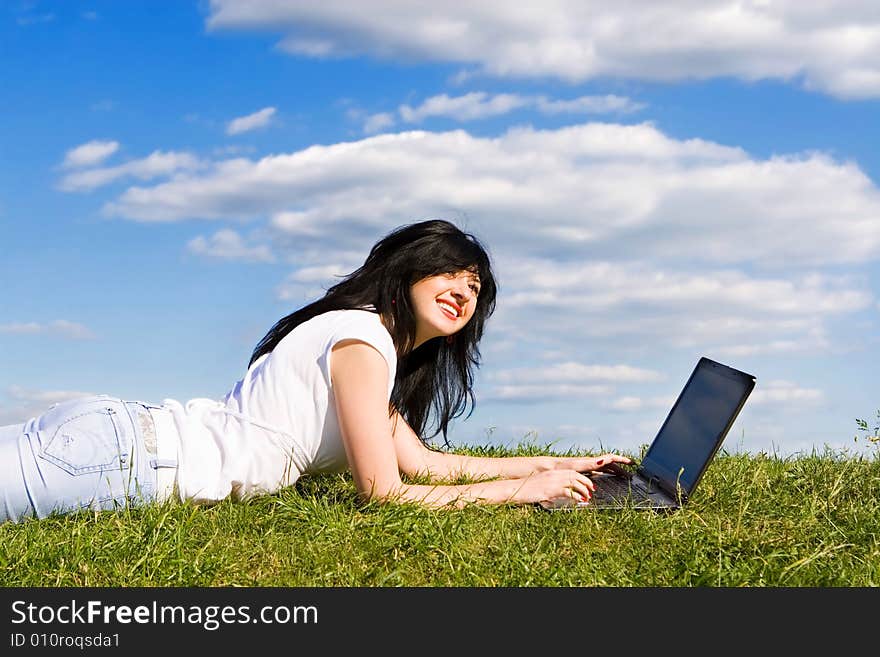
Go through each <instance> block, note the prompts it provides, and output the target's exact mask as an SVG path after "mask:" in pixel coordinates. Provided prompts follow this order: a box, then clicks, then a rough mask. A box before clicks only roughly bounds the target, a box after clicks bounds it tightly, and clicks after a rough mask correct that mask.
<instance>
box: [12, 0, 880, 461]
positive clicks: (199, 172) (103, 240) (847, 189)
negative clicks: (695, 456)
mask: <svg viewBox="0 0 880 657" xmlns="http://www.w3.org/2000/svg"><path fill="white" fill-rule="evenodd" d="M0 81H2V93H0V230H2V232H0V235H2V240H3V245H4V249H3V253H4V257H3V258H2V260H0V273H2V278H3V280H4V281H5V283H4V284H3V285H2V287H0V423H13V422H23V421H25V420H26V419H28V418H29V417H31V416H32V415H34V414H36V413H39V412H40V411H41V410H43V409H44V408H45V407H46V406H48V405H49V404H51V403H53V402H55V401H60V400H63V399H67V398H70V397H74V396H77V395H82V394H88V393H107V394H112V395H116V396H121V397H125V398H130V399H145V400H150V401H161V400H163V399H165V398H175V399H179V400H182V401H183V400H187V399H190V398H193V397H211V398H221V397H222V396H223V395H224V394H225V393H226V392H227V390H228V389H229V388H230V387H231V386H232V385H233V384H234V383H235V381H236V380H237V379H239V378H240V377H241V375H242V374H243V372H244V368H245V367H246V365H247V362H248V359H249V357H250V353H251V351H252V350H253V348H254V346H255V344H256V343H257V342H258V341H259V339H260V338H261V337H262V336H263V334H264V333H265V332H266V330H267V329H268V328H269V327H270V326H271V325H272V324H273V323H274V322H275V320H277V319H278V318H280V317H281V316H283V315H285V314H287V313H288V312H290V311H291V310H292V309H294V308H296V307H299V306H301V305H303V304H304V303H306V302H308V301H310V300H312V299H314V298H316V297H317V296H320V295H321V294H322V291H323V290H324V289H326V287H327V286H329V285H330V284H332V283H333V282H334V281H335V280H337V278H336V277H337V276H340V275H343V274H346V273H348V272H350V271H351V270H352V269H354V268H355V267H357V266H358V265H359V264H360V263H361V262H362V261H363V258H364V257H365V255H366V253H367V251H368V249H369V247H370V246H371V245H372V244H373V243H374V242H375V241H376V240H377V239H379V238H380V237H381V236H382V235H384V234H385V233H387V232H388V231H389V230H391V229H392V228H394V227H396V226H398V225H400V224H403V223H409V222H412V221H418V220H423V219H429V218H445V219H449V220H451V221H454V222H455V223H457V224H458V225H459V226H460V227H462V228H464V229H465V230H468V231H470V232H472V233H474V234H475V235H476V236H478V237H479V238H480V239H481V240H482V241H484V242H485V243H486V244H487V246H488V247H489V249H490V251H491V253H492V255H493V257H494V260H495V263H496V268H497V273H498V277H499V280H500V284H501V293H500V296H499V305H498V310H497V312H496V314H495V316H494V317H493V319H492V320H491V322H490V326H489V329H488V331H487V334H486V337H485V340H484V342H483V345H482V353H483V367H482V368H481V370H480V372H479V376H478V379H477V386H476V390H475V393H476V397H477V406H476V410H475V411H474V413H473V414H472V415H471V416H470V418H469V419H467V421H464V420H459V421H458V422H456V423H455V425H454V427H453V429H452V432H451V435H450V439H451V441H452V443H453V444H464V443H466V444H472V445H473V444H502V445H508V444H516V443H519V442H522V441H531V442H537V443H538V444H541V445H547V444H550V443H552V444H553V445H555V446H556V447H557V448H561V449H566V448H568V447H578V448H584V449H591V450H593V449H595V450H599V449H618V450H622V451H630V450H637V449H638V447H639V446H640V445H644V444H646V443H649V442H650V441H651V440H652V439H653V438H654V435H655V434H656V432H657V429H658V428H659V426H660V425H661V424H662V421H663V419H664V417H665V415H666V413H667V412H668V409H669V407H670V406H671V404H672V402H673V401H674V399H675V397H676V396H677V394H678V392H679V391H680V389H681V386H682V384H683V383H684V381H685V380H686V379H687V376H688V375H689V374H690V372H691V370H692V368H693V366H694V365H695V363H696V362H697V360H698V359H699V357H700V356H708V357H710V358H713V359H715V360H719V361H721V362H724V363H726V364H729V365H731V366H733V367H736V368H738V369H742V370H745V371H746V372H749V373H751V374H753V375H755V376H756V377H757V380H758V384H757V387H756V389H755V391H754V393H753V394H752V396H751V398H750V400H749V402H748V404H747V405H746V408H745V409H744V410H743V412H742V413H741V415H740V417H739V419H738V420H737V422H736V424H735V426H734V428H733V429H732V431H731V433H730V434H729V435H728V438H727V441H726V443H725V448H727V449H728V450H729V451H741V450H744V451H751V452H761V451H763V452H767V453H777V454H793V453H798V452H803V451H809V450H812V449H814V448H815V449H817V450H822V449H824V448H825V446H830V447H832V448H835V449H846V450H850V451H860V450H865V449H868V448H867V446H866V444H865V442H864V440H862V441H860V442H859V441H855V440H854V437H855V436H856V435H859V434H858V431H857V426H856V422H855V418H866V419H872V418H874V417H875V413H876V412H877V409H878V408H880V395H878V393H877V390H878V386H877V374H878V371H880V367H878V365H880V358H878V357H877V353H878V349H880V340H878V335H880V333H878V320H880V301H878V299H880V296H878V292H880V265H878V261H880V190H878V182H877V181H878V180H880V155H878V153H880V148H878V146H880V144H878V123H877V116H878V110H880V5H878V4H877V3H876V2H873V1H869V0H863V1H862V0H839V1H837V2H834V3H827V2H803V1H802V0H753V1H747V0H742V1H739V2H733V1H730V0H699V1H697V0H674V1H670V0H667V1H665V2H662V3H658V2H654V1H653V0H628V1H620V2H615V3H607V2H598V1H595V2H593V1H587V0H541V1H540V2H538V1H535V2H517V3H510V2H507V1H501V0H482V1H481V2H479V3H475V2H448V3H437V2H413V1H408V2H406V1H403V0H371V1H370V2H362V1H361V2H357V1H354V0H342V1H331V2H327V1H326V0H325V1H324V2H312V1H298V0H248V1H245V0H211V1H209V2H207V1H195V2H183V1H181V2H159V3H156V2H148V1H146V0H138V1H135V0H127V1H126V2H124V3H120V2H114V1H111V0H105V1H90V0H83V1H82V2H76V1H63V2H62V1H61V0H58V1H55V2H50V1H36V0H34V1H27V2H26V1H23V0H10V1H9V2H5V3H3V4H2V5H0Z"/></svg>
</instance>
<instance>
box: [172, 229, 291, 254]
mask: <svg viewBox="0 0 880 657" xmlns="http://www.w3.org/2000/svg"><path fill="white" fill-rule="evenodd" d="M187 249H188V250H189V251H190V252H191V253H195V254H197V255H204V256H209V257H212V258H220V259H222V260H243V261H246V262H275V256H274V255H273V254H272V250H271V248H270V247H269V246H268V245H266V244H257V245H252V246H249V245H248V244H246V243H245V241H244V240H243V239H242V237H241V235H239V234H238V233H237V232H235V231H234V230H229V229H224V230H218V231H217V232H216V233H214V234H213V235H211V236H210V237H205V236H203V235H199V236H198V237H195V238H193V239H192V240H190V241H189V242H188V243H187Z"/></svg>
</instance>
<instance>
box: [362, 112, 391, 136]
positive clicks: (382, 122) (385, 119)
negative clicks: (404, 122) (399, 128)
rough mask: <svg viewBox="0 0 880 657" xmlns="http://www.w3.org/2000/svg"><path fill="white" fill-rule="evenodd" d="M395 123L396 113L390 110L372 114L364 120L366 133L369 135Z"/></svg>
mask: <svg viewBox="0 0 880 657" xmlns="http://www.w3.org/2000/svg"><path fill="white" fill-rule="evenodd" d="M394 123H395V120H394V115H393V114H390V113H388V112H380V113H379V114H371V115H370V116H368V117H367V120H366V121H364V133H365V134H368V135H372V134H375V133H377V132H381V131H382V130H385V129H386V128H390V127H391V126H393V125H394Z"/></svg>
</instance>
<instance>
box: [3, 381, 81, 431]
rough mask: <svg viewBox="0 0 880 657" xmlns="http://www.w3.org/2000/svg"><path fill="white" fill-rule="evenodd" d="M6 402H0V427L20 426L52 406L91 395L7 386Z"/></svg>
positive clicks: (75, 391) (71, 391)
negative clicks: (8, 425)
mask: <svg viewBox="0 0 880 657" xmlns="http://www.w3.org/2000/svg"><path fill="white" fill-rule="evenodd" d="M5 393H6V398H7V399H6V401H5V402H4V401H0V426H3V425H7V424H20V423H24V422H27V421H28V420H29V419H31V418H33V417H37V416H38V415H41V414H42V413H45V412H46V411H47V410H48V409H49V407H50V406H51V405H52V404H57V403H61V402H64V401H68V400H70V399H77V398H79V397H88V396H90V395H92V394H93V393H90V392H81V391H78V390H28V389H26V388H22V387H21V386H15V385H14V386H9V387H8V388H6V390H5Z"/></svg>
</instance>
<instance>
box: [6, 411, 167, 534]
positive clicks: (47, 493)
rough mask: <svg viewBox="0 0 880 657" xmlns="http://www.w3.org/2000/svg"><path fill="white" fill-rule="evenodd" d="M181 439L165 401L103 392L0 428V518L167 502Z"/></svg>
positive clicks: (8, 518)
mask: <svg viewBox="0 0 880 657" xmlns="http://www.w3.org/2000/svg"><path fill="white" fill-rule="evenodd" d="M178 439H179V438H178V435H177V429H176V427H175V425H174V422H173V420H172V418H171V415H170V412H169V411H167V410H166V409H164V408H163V407H162V406H159V405H155V404H148V403H145V402H138V401H124V400H122V399H118V398H116V397H110V396H108V395H98V396H94V397H83V398H80V399H73V400H70V401H67V402H63V403H61V404H56V405H54V406H52V407H51V408H49V409H48V410H47V411H46V412H45V413H43V414H42V415H40V416H38V417H35V418H32V419H31V420H28V421H27V422H25V423H24V424H21V425H11V426H6V427H0V522H4V521H7V520H11V521H13V522H18V521H20V520H23V519H25V518H28V517H36V518H45V517H47V516H48V515H50V514H52V513H70V512H73V511H78V510H81V509H114V508H120V507H125V506H128V505H137V504H143V503H149V502H153V501H162V500H164V499H167V498H168V497H170V496H171V495H172V493H173V490H174V480H175V473H176V471H177V440H178Z"/></svg>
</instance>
